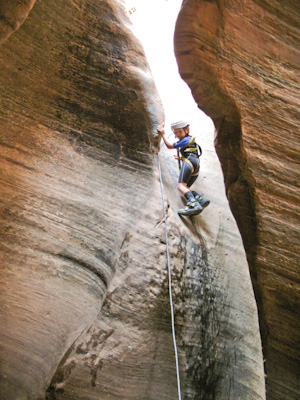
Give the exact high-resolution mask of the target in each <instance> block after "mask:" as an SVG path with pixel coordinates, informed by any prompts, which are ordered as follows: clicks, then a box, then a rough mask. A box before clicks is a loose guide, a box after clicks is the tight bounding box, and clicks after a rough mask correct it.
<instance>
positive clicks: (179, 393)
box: [157, 156, 181, 400]
mask: <svg viewBox="0 0 300 400" xmlns="http://www.w3.org/2000/svg"><path fill="white" fill-rule="evenodd" d="M157 163H158V171H159V180H160V189H161V197H162V203H163V210H164V221H165V233H166V248H167V262H168V276H169V296H170V306H171V321H172V335H173V344H174V352H175V362H176V375H177V387H178V399H179V400H181V390H180V377H179V363H178V353H177V345H176V336H175V322H174V308H173V300H172V281H171V266H170V255H169V243H168V227H167V217H166V208H165V199H164V191H163V184H162V177H161V168H160V162H159V158H158V156H157Z"/></svg>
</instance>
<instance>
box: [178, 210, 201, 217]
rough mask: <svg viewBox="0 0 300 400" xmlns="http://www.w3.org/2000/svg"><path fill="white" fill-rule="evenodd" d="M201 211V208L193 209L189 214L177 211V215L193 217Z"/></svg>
mask: <svg viewBox="0 0 300 400" xmlns="http://www.w3.org/2000/svg"><path fill="white" fill-rule="evenodd" d="M202 211H203V208H202V209H201V210H196V211H193V212H192V213H189V214H184V213H180V212H179V211H178V215H179V216H182V217H193V216H194V215H198V214H200V213H201V212H202Z"/></svg>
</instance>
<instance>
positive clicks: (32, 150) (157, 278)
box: [0, 0, 265, 400]
mask: <svg viewBox="0 0 300 400" xmlns="http://www.w3.org/2000/svg"><path fill="white" fill-rule="evenodd" d="M0 4H1V5H2V6H1V8H0V9H1V12H2V15H6V16H7V15H8V14H7V12H8V11H7V12H6V10H7V7H8V6H7V5H6V2H4V1H1V2H0ZM11 4H12V5H13V3H11ZM20 4H23V5H24V8H23V9H22V10H21V11H20V8H19V6H20ZM26 4H27V8H26V7H25V6H26ZM32 5H33V2H22V3H20V2H18V3H16V7H15V11H13V8H14V7H12V8H11V10H10V18H11V21H21V20H23V19H24V18H23V17H24V16H25V14H26V13H28V12H29V10H30V7H31V6H32ZM25 9H26V12H25ZM20 15H22V16H23V17H22V18H23V19H22V18H21V17H20ZM5 18H6V19H7V17H5ZM3 20H4V18H2V20H1V21H3ZM19 25H20V23H18V24H17V23H16V24H14V30H16V29H17V27H18V26H19ZM127 25H128V20H127V18H126V17H125V14H124V10H123V8H122V4H121V3H120V4H119V3H118V2H117V1H113V0H110V1H109V0H107V1H101V2H99V1H96V0H91V1H88V2H87V1H84V0H76V1H75V0H73V1H68V2H65V1H63V0H58V1H56V2H55V5H54V3H53V2H52V1H50V0H43V1H39V2H36V4H35V6H34V7H33V8H32V10H31V12H30V13H29V15H28V17H27V19H26V21H25V22H24V23H23V24H22V26H21V27H20V28H19V29H18V30H16V32H14V33H13V34H12V35H11V36H9V35H7V34H5V36H3V37H2V39H3V43H2V45H1V48H0V60H1V76H0V81H1V88H2V93H1V94H2V96H1V108H0V110H1V111H0V126H1V128H0V155H1V156H0V170H1V172H0V215H1V224H0V250H1V270H0V285H1V291H0V302H1V313H0V344H1V346H0V363H1V375H0V397H1V399H2V398H3V399H5V400H23V399H26V400H37V399H45V398H47V399H72V400H76V399H78V400H79V399H84V400H89V399H91V400H92V399H99V398H101V399H102V400H105V399H124V400H125V399H126V400H129V399H132V400H133V399H139V400H140V399H142V398H144V399H153V400H154V399H155V400H157V399H173V398H175V397H176V396H177V386H176V374H175V362H174V350H173V343H172V334H171V325H170V309H169V298H168V283H167V270H166V247H165V236H164V223H163V214H162V203H161V197H160V184H159V179H158V173H157V165H156V157H155V156H154V155H153V148H152V142H153V132H154V126H155V125H157V123H158V122H161V121H162V119H163V115H162V110H161V104H160V100H159V98H158V95H157V92H156V90H155V86H154V83H153V80H152V77H151V73H150V71H149V68H148V65H147V63H146V61H145V56H144V53H143V50H142V49H141V46H140V44H139V43H138V41H137V40H136V39H135V38H134V37H133V36H132V34H131V31H130V30H129V29H128V27H127ZM4 39H6V40H4ZM212 147H213V143H210V144H209V145H207V147H206V148H205V146H204V156H203V157H202V163H203V167H202V172H201V178H199V181H198V182H197V186H196V190H197V189H198V190H199V191H202V190H203V191H205V193H206V194H207V195H208V196H209V197H210V198H211V200H212V205H211V206H210V207H209V208H208V209H207V210H205V212H203V214H201V215H200V216H198V217H196V218H193V219H192V220H188V221H183V220H181V219H179V217H178V216H177V209H178V208H179V207H180V206H182V202H181V200H180V197H179V196H178V193H177V190H176V180H177V179H176V177H177V165H176V162H175V160H172V158H171V157H170V156H169V154H167V153H165V152H163V151H162V152H161V153H160V159H161V164H162V171H163V180H164V184H165V186H164V187H165V202H166V206H167V215H168V228H169V241H170V255H171V265H172V281H173V291H174V301H175V318H176V330H177V339H178V345H179V356H180V370H181V382H182V392H183V398H184V399H205V400H209V399H214V400H215V399H228V398H234V399H238V398H241V399H251V400H255V399H260V400H263V399H264V398H265V395H264V392H265V388H264V376H263V361H262V352H261V343H260V334H259V329H258V318H257V310H256V304H255V301H254V294H253V290H252V286H251V281H250V276H249V271H248V266H247V262H246V257H245V253H244V250H243V246H242V241H241V237H240V235H239V232H238V229H237V226H236V223H235V221H234V219H233V217H232V215H231V212H230V210H229V207H228V203H227V199H226V197H225V192H224V188H223V186H224V185H223V177H222V174H221V169H220V166H219V163H218V160H217V158H216V156H215V154H214V152H213V149H212Z"/></svg>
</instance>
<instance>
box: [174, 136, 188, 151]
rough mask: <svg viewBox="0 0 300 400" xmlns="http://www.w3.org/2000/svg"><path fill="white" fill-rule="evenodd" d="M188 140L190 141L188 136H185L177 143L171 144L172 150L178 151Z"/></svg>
mask: <svg viewBox="0 0 300 400" xmlns="http://www.w3.org/2000/svg"><path fill="white" fill-rule="evenodd" d="M190 139H191V137H190V136H186V137H184V138H183V139H181V140H179V141H178V142H175V143H174V144H173V147H174V149H180V148H181V147H185V146H186V145H187V144H188V142H189V140H190Z"/></svg>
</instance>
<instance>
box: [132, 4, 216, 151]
mask: <svg viewBox="0 0 300 400" xmlns="http://www.w3.org/2000/svg"><path fill="white" fill-rule="evenodd" d="M125 4H126V7H127V10H128V12H129V11H130V10H132V11H134V9H135V11H134V12H133V13H131V14H130V13H129V18H130V19H131V21H132V23H133V29H132V30H133V31H134V33H135V35H136V36H137V37H138V39H139V40H140V41H141V42H142V45H143V47H144V49H145V53H146V56H147V59H148V62H149V64H150V68H151V70H152V74H153V77H154V80H155V83H156V87H157V89H158V92H159V94H160V97H161V100H162V103H163V106H164V109H165V114H166V132H169V131H170V124H171V123H172V122H175V121H178V120H181V119H185V120H187V121H188V122H189V123H190V124H191V133H192V134H193V135H195V136H197V133H199V134H200V135H201V136H202V143H203V136H206V135H205V133H207V132H208V131H209V132H210V134H209V136H210V137H211V140H212V135H211V132H212V131H213V123H212V121H211V119H210V118H208V117H207V116H206V115H205V114H204V113H203V112H202V111H200V110H199V108H198V107H197V104H196V103H195V101H194V99H193V97H192V95H191V91H190V89H189V87H188V86H187V85H186V83H185V82H184V81H183V80H182V79H181V77H180V75H179V73H178V66H177V63H176V59H175V55H174V47H173V36H174V28H175V23H176V18H177V15H178V13H179V10H180V7H181V4H182V0H125ZM196 131H197V132H196ZM170 132H171V131H170ZM203 144H204V143H203Z"/></svg>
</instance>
